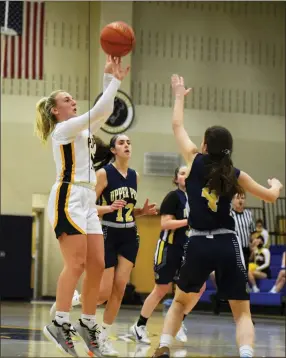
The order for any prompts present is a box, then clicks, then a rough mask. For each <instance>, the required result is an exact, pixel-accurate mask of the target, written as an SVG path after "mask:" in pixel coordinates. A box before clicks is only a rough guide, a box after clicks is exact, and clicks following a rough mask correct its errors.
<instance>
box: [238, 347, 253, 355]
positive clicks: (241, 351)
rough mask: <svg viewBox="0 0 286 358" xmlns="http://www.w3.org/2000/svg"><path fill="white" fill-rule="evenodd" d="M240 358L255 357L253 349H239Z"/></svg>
mask: <svg viewBox="0 0 286 358" xmlns="http://www.w3.org/2000/svg"><path fill="white" fill-rule="evenodd" d="M239 356H240V357H241V358H244V357H245V358H246V357H253V349H252V348H251V347H250V346H246V345H245V346H241V347H240V348H239Z"/></svg>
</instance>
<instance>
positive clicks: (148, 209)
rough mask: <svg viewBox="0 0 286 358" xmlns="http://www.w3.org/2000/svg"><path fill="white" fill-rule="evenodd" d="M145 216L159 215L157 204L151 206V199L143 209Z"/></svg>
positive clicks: (147, 200)
mask: <svg viewBox="0 0 286 358" xmlns="http://www.w3.org/2000/svg"><path fill="white" fill-rule="evenodd" d="M142 214H143V215H157V209H156V204H155V203H153V204H149V199H146V201H145V204H144V206H143V209H142Z"/></svg>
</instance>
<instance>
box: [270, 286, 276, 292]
mask: <svg viewBox="0 0 286 358" xmlns="http://www.w3.org/2000/svg"><path fill="white" fill-rule="evenodd" d="M269 292H270V293H277V291H276V286H273V287H272V288H271V290H270V291H269Z"/></svg>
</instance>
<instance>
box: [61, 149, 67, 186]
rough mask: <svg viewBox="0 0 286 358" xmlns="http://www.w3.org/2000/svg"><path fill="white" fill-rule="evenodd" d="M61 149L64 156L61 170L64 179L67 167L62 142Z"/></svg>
mask: <svg viewBox="0 0 286 358" xmlns="http://www.w3.org/2000/svg"><path fill="white" fill-rule="evenodd" d="M60 151H61V157H62V171H61V176H60V180H63V178H64V172H65V169H66V161H65V153H64V146H63V145H62V144H61V145H60Z"/></svg>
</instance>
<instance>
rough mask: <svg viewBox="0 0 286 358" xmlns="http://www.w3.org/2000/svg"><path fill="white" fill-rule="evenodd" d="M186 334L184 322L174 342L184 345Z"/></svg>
mask: <svg viewBox="0 0 286 358" xmlns="http://www.w3.org/2000/svg"><path fill="white" fill-rule="evenodd" d="M186 333H187V328H186V326H185V325H184V322H183V323H182V325H181V328H180V330H179V332H178V333H177V335H176V340H177V341H179V342H183V343H186V342H187V340H188V338H187V335H186Z"/></svg>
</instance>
